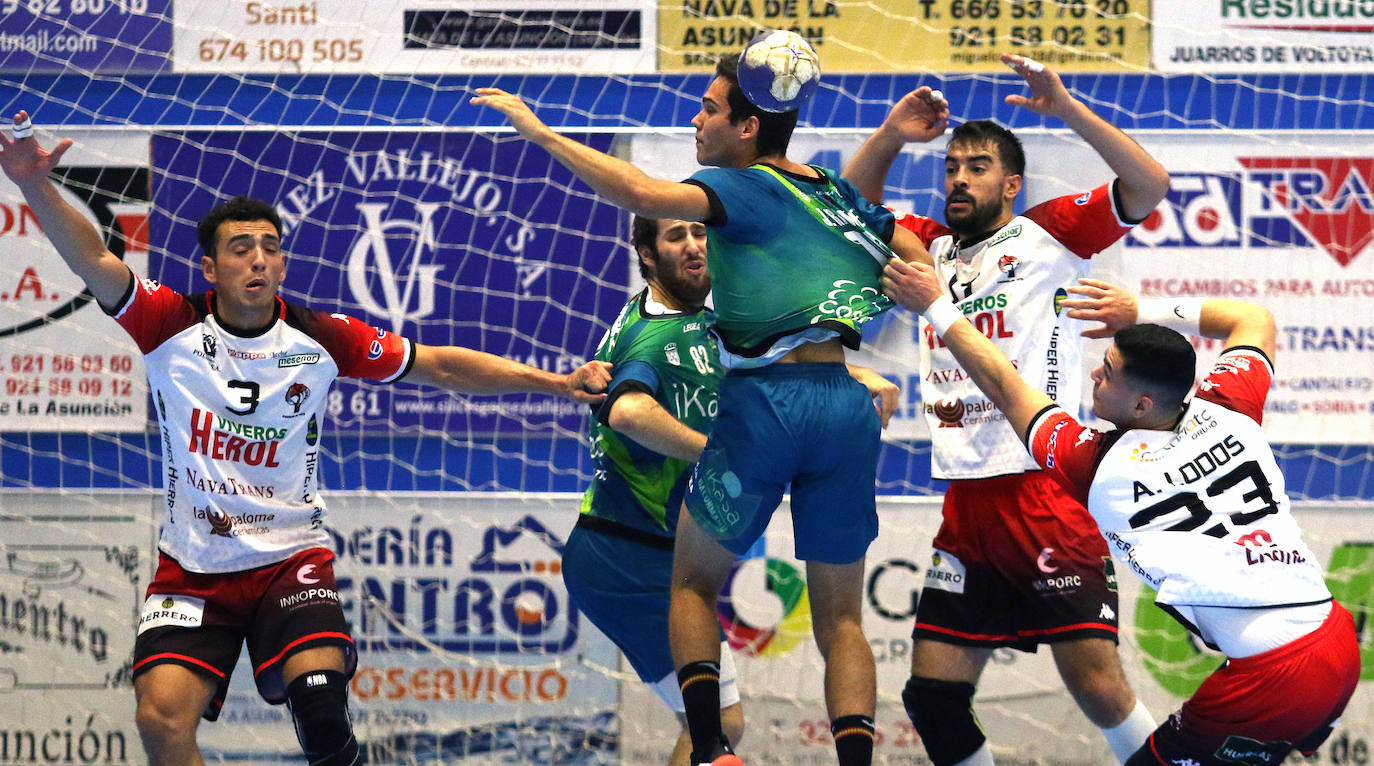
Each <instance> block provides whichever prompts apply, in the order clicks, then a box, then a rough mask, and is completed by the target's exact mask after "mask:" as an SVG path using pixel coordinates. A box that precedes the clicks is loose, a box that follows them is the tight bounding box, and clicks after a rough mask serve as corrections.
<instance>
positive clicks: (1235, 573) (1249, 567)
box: [1028, 347, 1331, 616]
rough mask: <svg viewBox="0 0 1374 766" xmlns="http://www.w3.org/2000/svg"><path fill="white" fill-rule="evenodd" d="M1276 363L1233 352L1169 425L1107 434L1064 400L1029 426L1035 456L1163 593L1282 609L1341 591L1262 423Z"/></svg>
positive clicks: (1178, 607)
mask: <svg viewBox="0 0 1374 766" xmlns="http://www.w3.org/2000/svg"><path fill="white" fill-rule="evenodd" d="M1272 377H1273V371H1272V369H1271V367H1270V364H1269V360H1268V359H1267V358H1266V357H1265V355H1264V354H1263V353H1262V352H1260V351H1259V350H1257V349H1253V348H1247V347H1238V348H1232V349H1228V350H1227V351H1226V352H1224V353H1223V354H1222V356H1221V358H1220V359H1219V360H1218V361H1217V364H1216V367H1215V368H1213V370H1212V372H1211V373H1210V374H1209V375H1208V376H1207V377H1206V378H1204V379H1203V381H1202V382H1201V383H1200V384H1199V385H1198V389H1197V393H1196V395H1195V396H1194V397H1193V399H1192V401H1191V402H1189V404H1188V407H1187V408H1186V409H1185V411H1184V413H1183V417H1182V418H1181V419H1180V420H1179V423H1178V425H1177V426H1176V427H1175V428H1174V429H1173V430H1171V431H1153V430H1144V429H1136V430H1131V431H1108V432H1106V433H1103V432H1099V431H1096V430H1093V429H1090V428H1085V427H1084V426H1083V425H1081V424H1080V423H1078V421H1076V420H1075V419H1074V418H1073V417H1071V416H1070V415H1069V414H1068V413H1066V412H1064V411H1063V410H1062V409H1060V408H1058V407H1050V408H1047V409H1046V410H1045V411H1044V412H1042V413H1040V414H1039V415H1038V416H1037V417H1036V418H1035V420H1034V421H1033V422H1032V423H1031V427H1030V429H1029V433H1028V445H1029V447H1030V451H1031V454H1032V455H1034V457H1035V460H1036V462H1038V463H1039V464H1040V465H1041V466H1043V468H1044V470H1045V471H1046V472H1047V473H1048V474H1050V475H1051V476H1053V477H1054V478H1056V479H1057V480H1058V481H1059V482H1060V483H1062V484H1063V485H1064V486H1065V487H1067V488H1068V489H1069V490H1070V491H1071V492H1073V493H1074V494H1075V495H1076V496H1077V497H1078V499H1079V500H1080V501H1082V502H1083V503H1084V504H1085V505H1086V506H1087V508H1088V511H1089V512H1090V513H1091V514H1092V515H1093V518H1094V520H1095V521H1096V522H1097V525H1098V528H1099V529H1100V530H1101V531H1102V535H1103V536H1104V537H1105V538H1106V539H1107V544H1108V546H1109V547H1110V548H1111V549H1112V552H1113V554H1115V555H1116V556H1117V557H1118V558H1120V559H1121V560H1122V561H1124V562H1125V563H1126V564H1127V565H1128V566H1129V567H1130V568H1131V571H1133V572H1135V574H1136V575H1137V576H1139V577H1140V578H1141V579H1142V580H1144V581H1145V582H1146V584H1148V585H1149V586H1150V587H1152V588H1154V589H1155V590H1157V591H1158V596H1157V597H1156V600H1157V601H1158V602H1160V603H1161V604H1166V605H1169V606H1171V607H1175V611H1176V612H1177V613H1179V614H1182V615H1184V616H1187V614H1188V610H1187V608H1188V607H1204V606H1221V607H1279V606H1296V605H1303V604H1314V603H1320V602H1323V601H1326V600H1329V599H1330V598H1331V592H1330V591H1329V590H1328V589H1327V587H1326V583H1325V582H1324V580H1323V578H1322V570H1321V566H1320V565H1319V564H1318V563H1317V561H1316V558H1315V557H1314V556H1313V555H1312V551H1311V550H1309V549H1308V547H1307V545H1306V544H1305V543H1304V542H1303V540H1302V535H1301V531H1300V530H1299V529H1298V525H1297V522H1296V521H1295V520H1294V519H1293V515H1292V513H1291V510H1290V502H1289V499H1288V495H1287V494H1286V493H1285V491H1284V479H1283V474H1282V473H1281V472H1280V471H1279V468H1278V465H1277V463H1276V461H1275V460H1274V453H1273V450H1272V449H1270V447H1269V442H1268V441H1267V440H1266V439H1265V437H1264V432H1263V430H1262V429H1261V428H1260V419H1261V417H1262V414H1263V411H1264V400H1265V397H1266V396H1267V394H1268V391H1269V383H1270V380H1271V379H1272Z"/></svg>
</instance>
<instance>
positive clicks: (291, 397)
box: [286, 383, 310, 412]
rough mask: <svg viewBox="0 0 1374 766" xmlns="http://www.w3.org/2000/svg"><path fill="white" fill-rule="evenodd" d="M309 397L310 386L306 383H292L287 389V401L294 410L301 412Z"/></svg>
mask: <svg viewBox="0 0 1374 766" xmlns="http://www.w3.org/2000/svg"><path fill="white" fill-rule="evenodd" d="M309 398H310V386H307V385H305V384H304V383H292V384H291V387H290V388H288V389H286V403H287V404H289V405H291V407H292V408H293V409H292V410H291V411H292V412H300V411H301V405H302V404H305V400H306V399H309Z"/></svg>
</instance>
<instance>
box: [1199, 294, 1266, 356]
mask: <svg viewBox="0 0 1374 766" xmlns="http://www.w3.org/2000/svg"><path fill="white" fill-rule="evenodd" d="M1199 326H1200V329H1201V330H1202V336H1203V337H1204V338H1224V339H1225V340H1226V348H1230V347H1232V346H1254V347H1255V348H1257V349H1259V350H1260V351H1263V352H1264V355H1265V356H1267V357H1269V360H1270V361H1273V360H1274V350H1275V349H1274V336H1275V334H1276V328H1275V326H1274V315H1273V314H1271V313H1270V312H1269V309H1266V308H1264V307H1263V306H1258V305H1255V304H1253V303H1246V302H1245V301H1229V300H1225V299H1223V298H1208V299H1207V300H1206V301H1203V303H1202V312H1201V316H1200V317H1199Z"/></svg>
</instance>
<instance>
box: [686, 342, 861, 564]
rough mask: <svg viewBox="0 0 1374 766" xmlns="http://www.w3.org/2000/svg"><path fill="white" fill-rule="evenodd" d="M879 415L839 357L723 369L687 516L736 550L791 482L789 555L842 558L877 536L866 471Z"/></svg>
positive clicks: (764, 522)
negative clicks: (793, 551) (830, 360)
mask: <svg viewBox="0 0 1374 766" xmlns="http://www.w3.org/2000/svg"><path fill="white" fill-rule="evenodd" d="M881 428H882V424H881V423H880V422H879V420H878V413H877V411H876V409H875V408H874V406H873V399H872V397H871V396H870V395H869V392H868V389H867V388H865V387H864V385H863V384H861V383H859V382H858V381H856V380H854V378H853V377H851V376H850V375H849V371H848V369H846V368H845V366H844V365H843V364H838V363H812V364H777V363H775V364H771V365H768V366H767V367H760V368H757V369H749V370H731V371H730V374H729V375H727V376H726V377H725V380H724V381H722V382H721V386H720V414H719V415H718V416H717V418H716V422H715V425H714V426H713V427H712V429H711V436H710V438H709V439H708V440H707V442H706V449H705V451H703V452H702V454H701V460H699V461H698V462H697V464H696V465H695V466H694V467H693V468H692V475H691V479H690V481H689V482H688V485H687V495H686V503H687V508H688V510H689V511H690V512H691V514H692V518H693V519H694V520H695V521H696V522H697V524H698V525H699V526H700V527H701V528H702V529H704V530H705V531H706V532H707V533H708V534H710V535H712V536H713V537H715V538H716V539H717V540H719V541H720V543H721V544H722V545H724V546H725V547H726V548H728V549H730V550H731V551H733V552H734V553H736V554H743V553H745V552H746V551H748V550H749V547H750V546H751V545H752V544H753V543H754V541H755V540H757V539H758V538H759V536H760V535H762V534H763V531H764V529H765V528H766V527H767V526H768V520H769V518H770V517H771V516H772V515H773V510H774V509H776V508H777V507H778V504H779V503H780V502H781V501H782V495H783V492H784V491H787V490H788V488H789V487H790V488H791V493H792V529H793V533H794V536H795V540H796V556H797V558H798V559H801V560H803V561H821V562H825V563H829V564H848V563H850V562H853V561H856V560H858V559H859V558H860V557H861V556H863V555H864V553H865V552H866V551H867V550H868V544H869V543H871V542H872V541H873V538H875V537H877V536H878V512H877V506H876V502H875V500H874V481H875V479H876V473H877V465H878V447H879V444H880V442H879V432H880V430H881Z"/></svg>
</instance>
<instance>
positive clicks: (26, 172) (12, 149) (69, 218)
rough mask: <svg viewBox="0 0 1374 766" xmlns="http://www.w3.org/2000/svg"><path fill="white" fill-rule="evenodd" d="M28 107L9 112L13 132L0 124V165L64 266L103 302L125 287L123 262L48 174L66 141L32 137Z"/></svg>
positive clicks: (66, 146)
mask: <svg viewBox="0 0 1374 766" xmlns="http://www.w3.org/2000/svg"><path fill="white" fill-rule="evenodd" d="M31 131H32V127H31V125H30V121H29V114H28V112H24V111H21V112H19V113H18V114H16V115H15V116H14V132H15V138H10V137H9V136H8V135H5V131H3V130H0V169H3V170H4V172H5V175H6V176H8V177H9V179H10V180H11V181H13V182H14V185H15V186H18V187H19V191H20V192H21V193H22V194H23V195H24V201H25V202H27V203H28V206H29V209H30V210H32V211H33V215H34V217H35V218H37V219H38V225H39V226H41V227H43V233H44V234H45V235H47V237H48V241H50V242H52V244H53V247H56V248H57V253H58V255H60V256H62V260H63V261H65V262H66V263H67V267H68V268H70V269H71V270H72V271H73V272H75V273H76V275H77V276H78V277H81V281H82V282H85V283H86V288H87V289H88V290H90V291H91V295H94V296H95V299H96V300H97V301H99V302H100V304H101V305H103V306H114V305H115V303H117V302H118V301H119V299H120V298H122V297H124V292H125V291H126V290H128V288H129V280H130V279H132V278H133V277H132V275H131V274H130V272H129V268H128V267H127V266H125V265H124V263H123V262H122V261H120V260H119V258H117V257H115V254H114V253H111V252H110V251H109V249H108V248H106V247H105V241H104V240H103V239H102V238H101V236H100V231H99V230H98V229H96V228H95V226H94V225H92V224H91V222H90V221H89V220H88V219H87V218H86V217H85V216H83V215H81V213H80V212H78V211H77V210H76V208H74V207H72V206H71V205H70V204H68V203H67V201H66V200H65V199H63V198H62V195H61V194H60V193H59V192H58V190H57V187H56V186H55V185H54V184H53V182H52V181H50V180H49V179H48V174H49V173H51V172H52V171H53V169H54V168H56V167H57V163H58V162H60V161H61V159H62V155H63V154H66V153H67V150H68V149H70V148H71V147H72V140H71V139H70V138H64V139H62V140H61V141H58V142H57V145H56V146H54V147H53V149H52V151H51V152H49V151H47V150H46V149H44V148H43V147H42V146H40V145H39V144H38V139H36V138H34V137H33V135H32V133H31Z"/></svg>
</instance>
